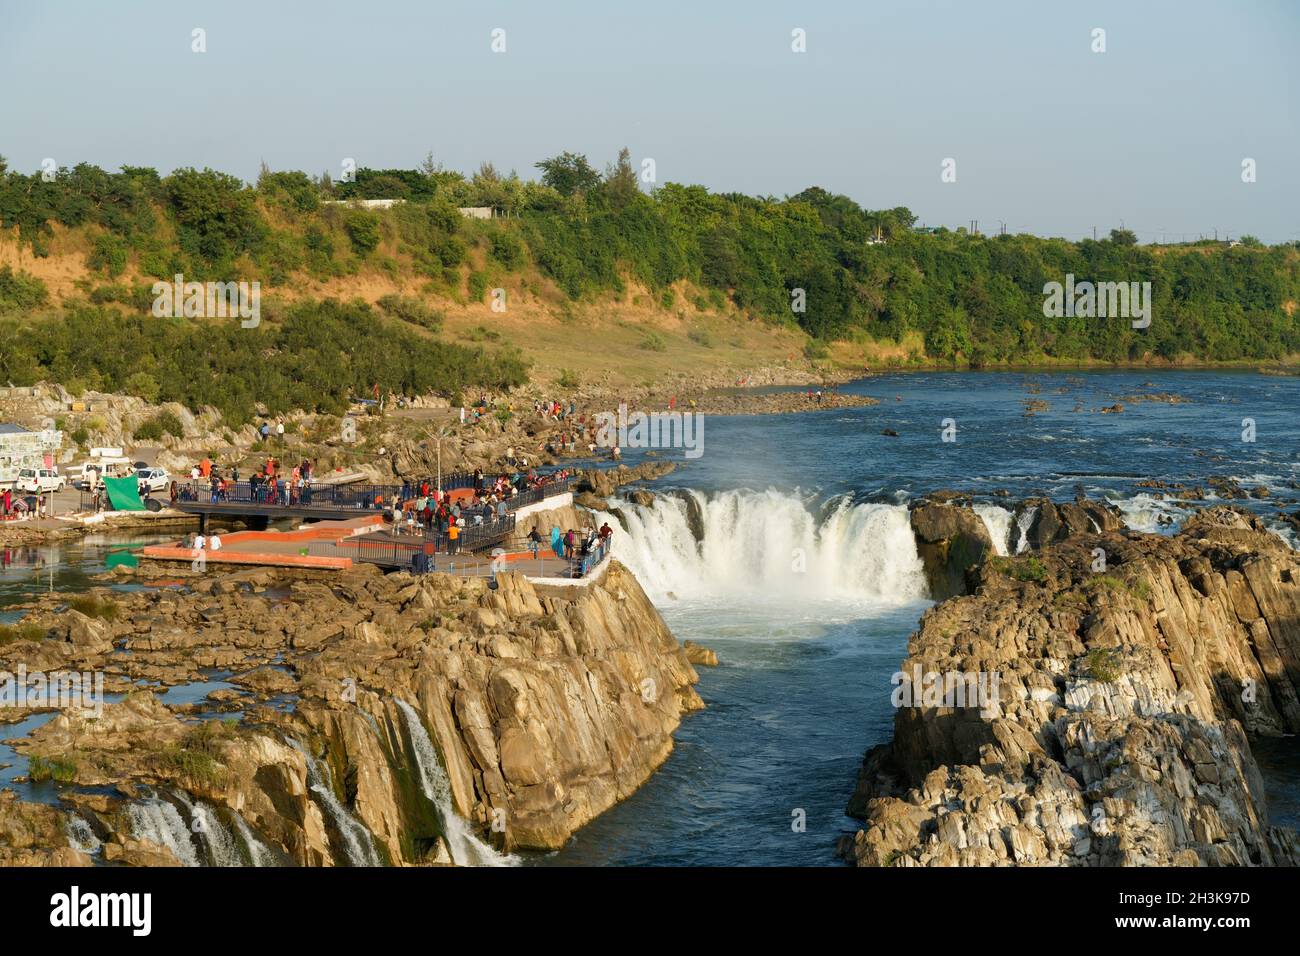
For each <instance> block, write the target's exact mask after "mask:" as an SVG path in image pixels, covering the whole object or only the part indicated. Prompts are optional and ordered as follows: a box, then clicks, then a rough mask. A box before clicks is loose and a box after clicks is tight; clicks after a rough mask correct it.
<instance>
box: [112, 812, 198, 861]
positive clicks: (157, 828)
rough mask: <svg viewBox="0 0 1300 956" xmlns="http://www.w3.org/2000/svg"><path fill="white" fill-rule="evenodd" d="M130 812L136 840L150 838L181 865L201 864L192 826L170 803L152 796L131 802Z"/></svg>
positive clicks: (149, 839)
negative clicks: (191, 835) (164, 848)
mask: <svg viewBox="0 0 1300 956" xmlns="http://www.w3.org/2000/svg"><path fill="white" fill-rule="evenodd" d="M127 813H128V815H129V816H130V818H131V835H132V836H134V837H135V838H136V839H137V840H148V841H149V842H150V843H156V844H157V845H158V846H163V847H166V848H167V849H169V850H171V851H172V853H174V854H175V855H176V859H177V860H179V861H180V863H181V865H182V866H201V865H202V861H201V860H200V859H199V854H198V851H197V850H196V849H195V847H194V841H193V840H191V839H190V828H189V827H188V826H186V825H185V820H184V819H183V818H182V817H181V814H180V811H179V810H177V809H176V807H174V806H173V805H172V804H171V803H169V802H167V801H166V800H163V799H161V798H158V797H150V798H148V799H145V800H142V801H139V802H137V803H133V804H131V805H130V807H128V808H127Z"/></svg>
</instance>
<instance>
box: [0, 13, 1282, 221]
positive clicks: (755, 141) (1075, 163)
mask: <svg viewBox="0 0 1300 956" xmlns="http://www.w3.org/2000/svg"><path fill="white" fill-rule="evenodd" d="M196 27H200V28H202V29H204V30H205V31H206V42H207V52H206V53H194V52H192V51H191V45H192V40H191V33H192V31H193V30H194V29H195V28H196ZM1098 27H1100V28H1102V29H1104V30H1105V31H1106V35H1105V40H1106V52H1104V53H1094V52H1093V50H1092V46H1093V42H1094V41H1093V37H1092V31H1093V29H1094V28H1098ZM497 28H500V29H503V30H505V44H506V49H505V52H504V53H494V52H493V51H492V47H491V45H492V31H493V30H494V29H497ZM796 28H799V29H802V30H804V31H806V37H807V40H806V46H807V51H806V52H804V53H795V52H793V51H792V50H791V43H792V40H791V31H792V30H794V29H796ZM1297 47H1300V2H1296V0H1242V2H1239V3H1235V4H1231V3H1226V2H1208V0H1182V2H1178V0H1143V2H1133V0H1129V2H1126V3H1125V2H1110V0H1102V2H1094V3H1087V4H1083V3H1058V2H1048V0H1036V2H1035V0H988V2H980V3H976V2H964V3H963V2H955V0H953V2H939V0H928V2H926V0H915V2H910V3H909V2H902V0H889V2H859V3H850V2H839V0H825V2H815V0H803V2H773V0H752V2H746V3H739V2H707V0H696V2H682V0H659V2H656V3H641V2H634V3H617V2H612V0H606V2H594V0H552V2H550V3H539V2H536V0H489V2H482V0H481V2H478V3H472V2H468V0H456V2H427V3H418V2H408V0H389V2H386V3H382V4H374V5H368V4H359V3H342V2H331V0H317V2H312V3H300V2H288V0H276V2H262V3H252V2H249V0H222V2H215V0H208V2H188V3H176V2H162V0H121V2H117V3H102V2H95V0H67V2H48V3H33V2H31V0H0V88H3V90H4V91H5V92H4V94H3V96H0V155H3V156H5V157H7V158H8V160H9V163H10V165H11V167H12V168H15V169H18V170H22V171H28V172H30V171H35V170H37V169H39V168H40V164H41V162H42V160H43V159H45V158H46V157H52V158H54V159H55V160H56V161H57V162H58V163H59V164H60V165H74V164H75V163H77V162H80V161H88V162H92V163H95V164H97V165H99V166H102V167H104V168H107V169H117V168H118V167H120V166H121V165H123V164H128V165H137V166H153V167H155V168H157V169H159V170H160V171H161V172H163V173H166V172H169V171H171V170H172V169H174V168H177V167H180V166H198V167H203V166H210V167H212V168H214V169H220V170H223V171H226V172H230V173H234V174H235V175H238V176H240V177H242V178H244V179H247V180H250V181H251V180H252V179H254V178H255V177H256V174H257V170H258V168H259V165H260V164H261V162H262V161H263V160H265V161H266V163H267V164H268V165H269V166H270V167H271V168H273V169H303V170H306V171H308V172H310V173H312V174H313V175H315V174H319V173H320V172H322V171H325V170H329V171H331V173H333V174H334V175H335V176H338V175H339V174H340V171H341V163H342V161H343V159H344V158H347V157H351V158H354V159H355V160H356V161H357V163H358V164H359V165H361V166H370V167H377V168H381V167H406V168H412V167H415V166H416V165H418V163H419V162H420V161H421V160H422V159H423V158H424V156H425V154H426V153H427V152H429V151H432V152H433V153H434V155H435V156H436V157H437V158H438V159H439V160H440V161H441V162H442V163H443V164H444V165H446V166H447V167H449V168H453V169H459V170H461V171H464V172H467V173H468V172H472V171H473V170H474V169H475V168H476V167H477V166H478V164H479V162H481V161H483V160H490V161H492V162H493V163H494V164H495V165H496V166H497V168H498V169H500V170H502V171H507V170H511V169H515V170H517V171H518V172H519V173H520V175H523V176H525V177H529V178H535V177H536V175H537V170H535V169H534V168H533V164H534V163H535V162H536V161H537V160H539V159H542V158H545V157H547V156H552V155H554V154H556V153H558V152H561V151H563V150H566V149H567V150H573V151H576V152H583V153H586V154H587V155H588V156H589V157H590V159H591V161H592V163H593V165H595V166H597V167H598V168H603V167H604V165H605V163H607V162H609V161H610V160H612V159H613V158H614V156H615V154H616V153H617V151H618V149H619V147H621V146H623V145H627V146H628V147H630V149H631V152H632V157H633V159H634V161H637V162H638V163H639V162H640V160H641V159H643V158H646V157H651V158H653V159H654V160H655V164H656V168H657V174H658V179H659V181H660V182H668V181H672V182H682V183H699V184H702V185H705V186H707V187H709V188H710V189H712V190H717V191H736V192H744V193H750V194H756V195H777V196H781V195H788V194H793V193H796V192H798V191H800V190H801V189H804V188H805V187H807V186H810V185H818V186H821V187H823V188H825V189H828V190H831V191H833V192H840V193H844V194H846V195H848V196H850V197H852V198H853V199H854V200H856V201H857V202H859V203H861V204H862V205H863V206H866V207H868V208H888V207H893V206H900V205H902V206H908V207H910V208H911V209H912V210H913V211H914V212H915V213H916V214H917V215H918V216H919V217H920V219H921V220H922V221H924V222H926V223H928V224H931V225H938V224H943V225H947V226H950V227H957V226H964V225H966V224H968V223H969V221H970V220H973V219H977V220H979V224H980V229H981V230H982V231H984V232H987V233H992V232H996V231H997V230H998V229H999V228H1000V226H999V223H1000V222H1005V224H1006V228H1007V230H1008V231H1013V232H1033V233H1037V234H1039V235H1051V236H1065V237H1068V238H1081V237H1083V236H1085V235H1090V234H1091V232H1092V229H1093V227H1094V226H1095V227H1096V228H1097V230H1098V234H1099V235H1100V234H1104V233H1105V232H1106V231H1108V230H1109V229H1110V228H1112V227H1116V226H1119V225H1120V224H1121V223H1123V224H1124V225H1126V226H1127V227H1128V228H1131V229H1134V230H1135V231H1136V232H1137V233H1138V235H1139V238H1140V240H1141V241H1143V242H1150V241H1155V240H1159V239H1161V237H1162V236H1163V237H1164V239H1166V240H1167V241H1178V240H1179V239H1181V238H1184V237H1185V238H1189V239H1192V238H1196V237H1197V236H1198V235H1200V234H1203V233H1204V234H1213V231H1214V230H1215V229H1216V228H1217V229H1218V230H1219V234H1220V236H1221V237H1222V236H1225V235H1229V234H1231V235H1234V236H1236V235H1241V234H1244V233H1249V234H1253V235H1256V236H1258V237H1259V238H1261V239H1263V240H1264V241H1265V242H1270V243H1276V242H1286V241H1293V240H1300V215H1298V213H1300V185H1298V184H1297V181H1296V176H1297V175H1300V118H1298V117H1297V111H1296V109H1295V107H1296V105H1297V104H1296V102H1295V101H1296V99H1297V96H1298V95H1300V65H1297V63H1298V58H1297V55H1296V49H1297ZM950 157H951V158H952V159H955V160H956V171H957V181H956V182H952V183H944V182H941V181H940V172H941V164H942V162H943V160H944V159H946V158H950ZM1245 158H1251V159H1254V160H1255V162H1256V169H1257V181H1256V182H1254V183H1244V182H1242V166H1241V164H1242V161H1243V159H1245Z"/></svg>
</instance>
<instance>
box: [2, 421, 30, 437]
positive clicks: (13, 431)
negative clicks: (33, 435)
mask: <svg viewBox="0 0 1300 956" xmlns="http://www.w3.org/2000/svg"><path fill="white" fill-rule="evenodd" d="M28 431H30V429H27V428H23V426H22V425H13V424H11V423H9V422H0V435H22V434H25V433H26V432H28Z"/></svg>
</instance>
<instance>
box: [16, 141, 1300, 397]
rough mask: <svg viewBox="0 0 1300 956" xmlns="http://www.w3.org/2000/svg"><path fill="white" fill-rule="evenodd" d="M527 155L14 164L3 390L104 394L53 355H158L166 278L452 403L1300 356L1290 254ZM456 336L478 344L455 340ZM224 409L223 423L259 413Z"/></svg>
mask: <svg viewBox="0 0 1300 956" xmlns="http://www.w3.org/2000/svg"><path fill="white" fill-rule="evenodd" d="M538 166H539V169H540V173H541V178H540V181H530V180H524V179H521V178H519V177H517V176H514V175H510V176H502V175H499V174H498V173H497V172H496V171H495V170H493V169H492V168H491V167H490V166H485V167H483V168H482V169H481V170H480V171H479V173H478V174H476V175H475V176H473V177H470V178H466V177H464V176H461V175H460V174H458V173H454V172H449V171H445V170H442V169H440V168H438V167H437V166H436V165H434V164H433V163H431V162H429V163H426V164H425V166H424V167H423V168H422V169H419V170H377V171H376V170H364V169H363V170H360V171H358V173H357V174H356V177H355V180H354V181H350V182H335V181H333V180H332V179H330V178H329V177H328V176H323V177H320V178H319V179H316V178H312V177H310V176H308V175H306V174H305V173H300V172H271V171H269V170H264V171H263V173H262V175H261V176H260V177H259V179H258V182H257V184H256V186H248V185H246V184H244V183H242V182H241V181H240V180H238V179H236V178H235V177H232V176H228V175H225V174H222V173H219V172H214V171H211V170H202V171H198V170H193V169H183V170H177V171H176V172H174V173H172V174H171V175H170V176H166V177H163V176H160V175H159V174H158V173H157V172H155V171H154V170H151V169H144V168H138V167H126V168H124V169H123V170H122V171H121V172H118V173H107V172H104V171H103V170H100V169H97V168H95V167H92V166H89V165H85V164H83V165H79V166H76V167H74V168H71V169H63V170H59V171H58V174H57V175H56V176H54V177H53V178H51V179H50V180H49V181H47V180H46V179H45V178H42V177H41V176H40V175H39V174H35V175H30V176H29V175H23V174H20V173H17V172H13V171H10V170H8V169H7V168H5V166H4V163H3V161H2V160H0V225H2V226H3V228H4V230H5V232H6V235H5V237H4V238H3V240H0V268H3V267H5V266H7V267H10V270H11V271H8V272H3V273H0V317H4V318H0V336H3V337H4V339H3V340H4V342H5V349H4V354H3V355H0V375H4V376H6V377H8V378H9V379H10V380H12V381H14V382H15V383H19V382H22V381H23V380H25V379H27V378H29V377H31V376H32V375H39V374H46V375H70V376H74V377H75V379H76V380H78V381H85V382H87V383H91V384H95V385H113V384H116V383H117V382H118V380H119V379H120V378H121V376H120V375H119V374H117V373H116V372H115V371H114V370H113V369H112V368H111V367H110V365H109V363H106V361H101V360H100V359H99V358H97V357H96V355H94V354H91V355H88V356H86V357H84V358H82V359H80V360H78V361H76V362H72V363H71V364H69V362H68V360H67V359H66V356H64V353H63V352H62V351H61V350H62V349H64V347H65V346H68V344H69V343H70V342H72V341H75V339H76V337H77V336H78V335H79V334H82V333H83V332H84V331H85V329H86V328H88V327H94V326H96V324H97V323H98V325H99V326H101V327H102V328H104V329H108V330H112V331H110V332H109V337H110V338H113V337H117V336H128V337H131V336H136V337H138V339H132V341H133V342H137V344H139V345H140V347H145V340H146V339H149V338H150V334H151V333H150V331H149V330H150V329H151V328H152V327H150V326H148V325H147V323H146V324H141V319H142V318H143V317H144V316H146V315H147V314H148V310H149V305H150V303H151V301H152V294H151V292H150V286H151V285H152V283H153V282H154V281H155V280H156V279H170V278H171V277H172V276H174V275H176V274H178V273H179V274H182V275H184V277H185V278H186V279H187V280H199V281H203V280H214V281H252V280H257V281H259V282H261V283H262V286H263V293H264V296H265V297H266V298H265V300H264V301H265V302H266V303H267V304H266V306H265V307H264V310H265V313H266V314H267V315H268V316H269V322H268V325H269V326H270V327H269V328H267V329H263V330H261V332H260V333H259V334H261V335H268V336H277V335H285V334H286V333H285V332H284V331H283V330H280V323H281V322H282V321H284V322H290V323H291V322H292V321H295V319H294V317H296V316H297V317H300V316H304V315H315V314H320V313H319V312H318V310H321V309H326V310H327V311H326V313H325V314H328V315H329V316H331V319H330V321H331V322H333V321H339V322H344V323H345V324H346V323H349V322H355V323H359V325H358V326H357V329H358V334H359V335H361V334H362V333H361V331H360V329H361V328H362V327H363V326H364V325H365V323H366V322H387V323H390V324H389V325H388V326H376V327H375V329H374V330H373V331H372V334H373V335H376V336H378V337H379V338H381V339H388V336H390V335H400V336H402V338H400V339H388V342H389V344H390V345H391V346H393V347H400V349H402V350H403V351H406V350H409V349H411V348H416V349H417V350H430V349H432V350H433V351H432V352H428V353H427V354H424V353H422V354H424V359H423V361H426V362H428V363H432V366H433V367H436V368H439V369H444V368H456V369H462V370H463V372H457V373H456V374H453V375H450V376H449V377H447V376H443V378H444V381H443V384H442V385H441V386H440V387H441V388H442V389H443V390H444V391H447V392H450V391H452V390H455V389H459V388H462V387H465V386H469V385H475V384H494V383H501V382H508V381H511V380H513V379H515V378H517V377H518V376H519V375H520V374H522V373H521V372H520V370H519V368H518V365H519V360H520V356H519V355H517V354H507V353H505V352H504V349H505V347H506V346H507V345H509V346H514V347H516V348H518V349H520V350H521V351H522V354H523V356H524V357H525V358H527V359H529V360H531V361H532V362H533V363H534V369H533V372H534V374H535V375H539V377H542V378H552V379H554V378H558V377H560V376H561V374H562V373H563V372H564V370H569V371H570V373H571V375H569V376H566V378H572V377H577V378H590V377H600V378H602V379H606V378H609V377H611V376H612V377H613V378H614V379H615V380H620V381H641V380H653V379H660V378H662V377H663V376H665V375H669V374H673V373H677V372H681V371H683V370H690V369H696V368H705V369H707V368H723V367H736V366H743V365H750V366H752V365H755V364H767V365H774V364H778V363H790V364H796V365H806V364H807V362H808V361H809V360H813V361H836V362H839V363H841V364H845V365H850V366H859V365H908V364H917V363H924V362H940V363H957V364H969V365H974V366H986V365H999V364H1009V363H1016V364H1030V363H1040V362H1041V363H1053V362H1071V363H1075V362H1078V363H1086V362H1132V361H1144V360H1153V359H1154V360H1158V361H1168V362H1180V361H1183V362H1185V361H1211V362H1216V361H1224V362H1232V361H1246V360H1256V361H1257V360H1276V359H1281V358H1284V357H1286V356H1288V355H1292V354H1294V353H1297V352H1300V319H1297V317H1296V315H1295V303H1296V301H1297V299H1300V250H1297V248H1296V246H1295V245H1294V244H1292V245H1288V246H1278V247H1271V248H1269V247H1263V246H1261V245H1259V244H1258V243H1256V242H1253V241H1251V240H1246V241H1245V242H1244V243H1243V244H1242V245H1240V246H1238V247H1235V248H1227V247H1226V246H1223V245H1220V244H1196V245H1182V246H1165V247H1150V246H1137V245H1136V244H1135V243H1134V242H1133V237H1132V235H1131V234H1129V233H1125V232H1123V231H1115V232H1113V233H1112V234H1111V236H1110V237H1109V238H1107V239H1105V240H1101V241H1096V242H1094V241H1083V242H1077V243H1076V242H1068V241H1065V240H1060V239H1042V238H1038V237H1034V236H1027V235H1011V236H998V237H992V238H989V237H983V236H972V235H967V234H966V233H965V232H964V231H960V230H959V231H955V232H950V231H947V230H938V231H931V232H926V233H920V232H918V231H916V230H915V229H914V217H913V216H912V214H911V213H910V212H909V211H908V210H907V209H904V208H897V209H891V210H875V211H872V210H864V209H862V208H860V207H859V206H857V205H856V204H855V203H853V202H852V201H851V200H849V199H847V198H846V197H843V196H835V195H831V194H829V193H826V192H825V191H823V190H820V189H817V188H811V189H808V190H805V191H804V192H802V193H800V194H799V195H797V196H793V197H788V198H786V199H780V200H778V199H774V198H770V197H768V198H758V197H748V196H741V195H735V194H726V195H716V194H710V193H709V192H707V191H706V190H704V189H703V188H701V187H697V186H681V185H677V184H672V183H669V184H665V185H662V186H659V187H658V188H656V189H654V191H653V192H652V193H649V194H647V193H646V192H644V191H643V189H642V187H643V185H644V184H643V183H641V182H640V180H639V178H638V175H637V171H636V170H635V169H634V168H633V167H632V165H631V162H630V160H629V157H628V156H627V154H626V151H624V153H623V154H621V155H620V157H619V160H618V162H617V163H615V164H611V166H610V167H609V168H608V169H607V170H606V171H605V173H604V174H601V173H598V172H597V171H596V170H594V169H593V168H592V167H591V166H590V165H589V164H588V163H587V161H586V159H585V158H584V157H581V156H575V155H571V154H563V155H562V156H559V157H555V158H553V159H550V160H545V161H543V162H542V163H539V164H538ZM373 198H385V199H401V200H403V202H402V203H400V204H398V205H395V206H393V207H392V208H390V209H385V210H368V209H362V208H354V207H353V206H350V205H347V204H346V202H345V201H346V200H350V199H373ZM465 206H487V207H491V208H493V209H495V210H496V211H497V212H498V213H499V214H500V218H495V219H491V220H477V219H467V218H465V217H463V216H462V215H461V214H460V213H459V212H458V211H457V209H458V207H465ZM877 239H878V240H883V241H873V240H877ZM1067 273H1072V274H1074V275H1075V277H1076V278H1077V279H1078V280H1080V281H1082V280H1084V279H1088V280H1092V281H1121V282H1144V281H1149V282H1151V284H1152V295H1153V300H1154V303H1153V318H1152V323H1151V326H1150V327H1149V328H1146V329H1134V328H1132V327H1131V323H1129V322H1127V321H1125V320H1123V319H1114V318H1112V319H1098V318H1085V317H1068V318H1066V317H1062V318H1045V317H1044V315H1043V286H1044V283H1046V282H1050V281H1058V282H1059V281H1064V279H1065V276H1066V274H1067ZM497 290H503V291H497ZM324 299H335V300H338V302H341V303H349V304H348V305H347V306H340V305H338V304H335V305H334V306H329V307H326V306H322V305H319V304H318V302H319V300H324ZM308 300H310V301H308ZM367 305H368V306H369V308H367ZM494 305H495V308H494ZM502 308H503V311H502V310H501V309H502ZM33 317H39V319H40V321H39V322H38V323H36V325H35V326H34V327H33V325H32V324H31V320H32V318H33ZM152 321H155V322H156V321H157V320H152ZM169 321H173V323H174V325H175V327H176V328H177V329H185V330H188V331H184V332H182V331H169V332H165V333H163V334H161V335H159V336H157V338H158V340H159V342H160V343H162V344H161V346H160V347H159V348H154V347H153V346H149V348H151V349H152V351H153V352H157V353H158V354H155V355H153V361H155V362H156V363H158V364H157V365H156V367H155V368H152V369H150V368H146V370H145V371H146V373H147V374H149V375H151V376H152V378H153V380H154V381H155V382H157V383H158V384H159V387H160V388H161V389H162V391H163V393H164V395H165V396H166V397H176V396H177V394H178V390H179V389H180V385H179V381H180V379H181V378H182V377H183V373H181V374H180V375H178V374H176V370H175V369H171V368H169V367H167V366H168V363H169V362H172V359H171V358H170V354H172V353H170V352H168V351H167V350H173V351H174V350H176V349H180V352H179V353H176V354H181V355H187V356H188V357H189V360H191V361H193V360H194V359H195V355H194V353H192V352H186V351H185V348H186V344H185V343H186V336H190V337H196V338H195V344H194V345H193V347H194V348H197V347H198V345H199V344H201V342H202V337H203V336H204V335H205V334H209V332H204V331H202V330H203V329H210V322H211V321H213V320H206V321H199V322H197V323H196V322H191V321H188V320H169ZM217 321H220V320H217ZM299 321H301V320H300V319H299ZM381 329H390V330H392V331H382V332H381ZM238 331H239V330H238V326H237V324H236V329H235V331H231V330H224V329H223V330H220V331H218V332H217V333H214V334H217V335H219V336H222V338H221V339H219V341H220V342H221V343H222V348H229V349H232V350H233V354H234V355H235V356H236V357H235V358H233V359H232V360H231V361H232V362H233V363H235V364H233V365H232V364H229V363H228V364H227V367H226V368H224V369H221V370H219V373H216V374H220V375H221V376H226V377H229V376H236V377H242V379H243V380H244V384H243V385H241V386H240V387H239V388H238V389H235V388H234V387H233V386H231V388H232V390H233V391H238V392H240V394H241V395H243V394H244V393H251V392H256V391H258V388H257V387H256V386H255V384H251V383H256V381H257V376H256V375H255V374H253V372H252V370H251V369H245V368H243V367H242V366H240V365H239V364H238V363H239V362H241V361H243V359H242V358H240V356H244V355H245V354H246V353H247V354H253V352H249V350H248V348H247V346H246V345H241V344H238V343H237V340H238V338H239V337H238V335H237V334H236V332H238ZM177 337H179V338H177ZM227 338H229V341H227ZM244 338H246V339H249V340H255V339H256V336H255V335H254V336H249V335H247V334H245V336H244ZM363 339H364V336H363ZM290 341H292V339H290ZM412 342H414V343H418V344H417V345H411V344H410V343H412ZM208 344H209V346H211V345H212V344H213V343H208ZM331 344H332V345H338V344H340V343H337V342H332V343H331ZM457 345H459V346H464V347H466V348H468V349H470V351H467V352H456V351H447V350H448V349H452V348H453V347H454V346H457ZM281 346H283V343H278V344H270V345H266V346H265V348H264V349H263V351H265V349H266V348H271V349H275V348H279V347H281ZM254 351H255V350H254ZM151 354H152V353H151ZM281 354H283V353H281ZM434 356H436V357H434ZM362 364H363V363H360V362H358V363H357V368H356V369H354V370H350V371H348V372H347V374H346V375H342V377H341V378H340V379H339V381H338V382H337V383H335V384H337V385H338V387H339V388H345V387H357V388H361V387H367V388H368V387H369V385H370V384H373V383H368V382H367V381H365V380H363V379H361V378H357V379H356V380H355V381H351V382H348V383H344V381H343V379H344V378H347V375H351V374H352V373H353V371H355V372H356V375H358V376H360V375H362V374H363V372H364V374H365V375H372V374H373V375H378V374H380V373H384V374H387V375H389V378H388V379H386V380H385V382H386V383H388V384H391V385H392V386H393V387H394V388H395V389H397V390H404V389H410V388H415V387H417V385H419V384H420V383H419V382H417V379H416V378H415V377H413V374H412V373H411V372H410V371H409V370H408V371H407V372H405V373H398V372H396V371H394V370H393V369H364V370H363V369H362V368H361V365H362ZM341 374H342V373H341ZM440 374H441V373H440ZM268 387H269V386H268ZM205 388H206V385H205ZM263 390H265V389H263ZM271 390H272V391H276V389H271ZM191 391H192V389H191ZM290 392H291V390H290V389H288V388H287V387H285V388H283V389H279V391H278V392H277V394H279V393H283V394H284V396H286V398H287V397H288V396H289V395H290ZM226 401H227V402H228V404H229V407H230V408H231V410H232V411H233V410H234V409H235V408H237V407H245V406H246V405H247V402H248V401H249V399H248V398H246V397H236V396H235V395H233V394H232V395H230V396H226Z"/></svg>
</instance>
